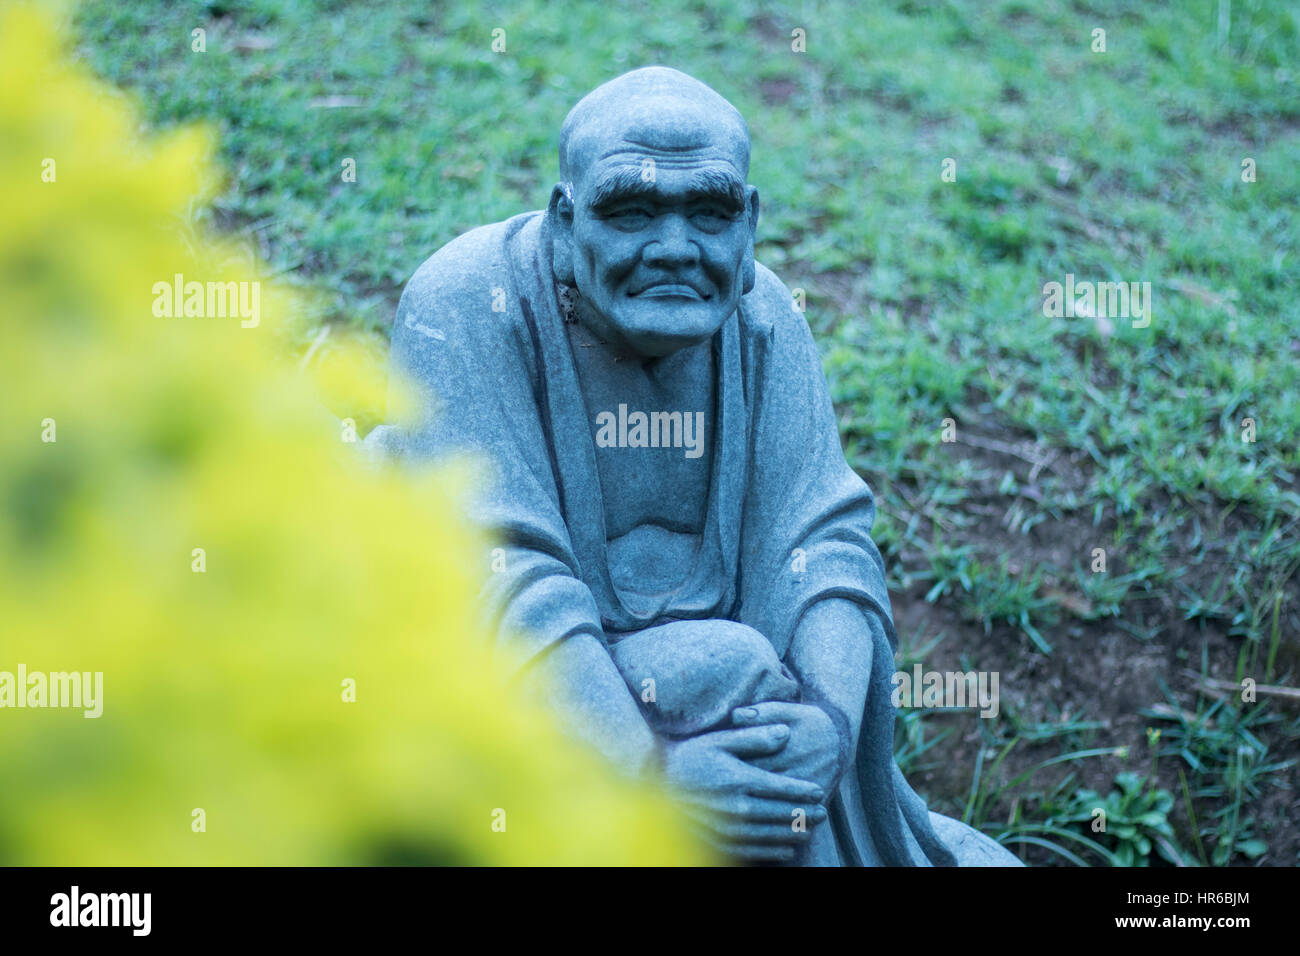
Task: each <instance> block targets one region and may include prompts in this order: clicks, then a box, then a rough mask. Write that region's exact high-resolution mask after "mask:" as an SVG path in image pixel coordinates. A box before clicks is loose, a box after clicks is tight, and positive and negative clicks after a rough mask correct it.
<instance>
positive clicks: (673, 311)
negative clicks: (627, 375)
mask: <svg viewBox="0 0 1300 956" xmlns="http://www.w3.org/2000/svg"><path fill="white" fill-rule="evenodd" d="M726 318H727V316H726V315H725V314H720V310H719V309H718V308H717V305H716V303H711V302H702V301H700V300H698V299H694V300H692V299H689V298H685V297H682V298H674V297H670V296H655V297H653V298H651V297H647V298H645V299H644V300H640V301H637V300H633V302H629V303H627V304H625V305H624V306H623V307H622V308H620V309H619V310H618V311H617V312H616V313H615V315H613V316H612V320H613V321H611V322H610V325H611V326H612V328H613V329H614V330H615V331H616V332H617V334H618V336H619V338H621V339H622V340H623V342H624V343H625V344H626V345H628V346H629V347H630V348H632V349H633V350H635V351H636V352H637V353H638V354H640V355H645V356H653V357H656V358H662V357H663V356H665V355H671V354H672V353H673V352H676V351H678V350H679V349H684V348H688V347H689V346H692V345H698V344H699V343H701V342H707V341H708V340H709V339H710V338H712V337H713V334H714V333H715V332H717V331H718V329H719V328H721V327H722V323H723V322H725V321H726Z"/></svg>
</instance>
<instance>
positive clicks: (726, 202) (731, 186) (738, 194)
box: [590, 167, 745, 213]
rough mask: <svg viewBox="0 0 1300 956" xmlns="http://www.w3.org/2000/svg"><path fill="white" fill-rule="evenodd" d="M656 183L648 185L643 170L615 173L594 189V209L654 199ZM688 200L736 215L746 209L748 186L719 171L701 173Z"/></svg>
mask: <svg viewBox="0 0 1300 956" xmlns="http://www.w3.org/2000/svg"><path fill="white" fill-rule="evenodd" d="M656 193H657V188H656V183H655V182H653V181H649V182H647V181H646V179H645V178H644V177H643V176H642V173H641V169H640V168H637V167H627V168H624V169H619V170H615V171H614V172H612V173H610V174H609V175H608V176H605V177H604V178H603V179H601V180H600V181H599V182H598V183H596V185H595V186H594V187H593V188H592V191H591V203H590V205H591V208H592V209H595V210H597V211H599V210H602V209H606V208H608V207H610V206H613V205H615V204H617V203H619V202H622V201H624V200H627V199H636V198H639V197H653V196H655V194H656ZM686 198H687V200H700V199H706V200H712V201H714V202H717V203H720V204H721V205H723V206H725V207H727V208H728V209H729V210H731V211H732V212H736V213H738V212H741V211H743V210H744V208H745V184H744V183H742V182H741V181H740V179H739V178H738V177H736V176H733V175H730V174H729V173H725V172H722V171H721V170H717V169H701V170H698V171H697V172H695V173H693V174H692V176H691V179H690V181H689V182H688V183H687V186H686Z"/></svg>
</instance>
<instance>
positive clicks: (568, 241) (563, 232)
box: [546, 183, 575, 286]
mask: <svg viewBox="0 0 1300 956" xmlns="http://www.w3.org/2000/svg"><path fill="white" fill-rule="evenodd" d="M546 218H547V220H548V221H549V222H550V224H551V272H552V274H553V275H554V276H555V281H556V282H559V283H562V284H564V285H570V286H571V285H574V284H575V283H574V280H573V200H572V199H571V198H570V196H569V193H568V190H567V189H566V186H565V184H564V183H556V184H555V188H554V189H552V190H551V202H550V204H549V205H548V206H547V207H546Z"/></svg>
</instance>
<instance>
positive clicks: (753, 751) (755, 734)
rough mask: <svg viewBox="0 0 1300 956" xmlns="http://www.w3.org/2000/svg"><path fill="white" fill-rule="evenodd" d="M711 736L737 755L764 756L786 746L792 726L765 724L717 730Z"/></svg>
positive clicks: (723, 747) (718, 743)
mask: <svg viewBox="0 0 1300 956" xmlns="http://www.w3.org/2000/svg"><path fill="white" fill-rule="evenodd" d="M709 736H710V738H711V739H712V740H713V741H714V742H715V743H716V744H717V746H719V747H721V748H722V749H723V750H725V751H727V752H728V753H730V754H732V755H734V756H736V757H763V756H766V755H768V754H774V753H776V752H777V751H778V750H780V749H781V748H782V747H784V746H785V744H786V741H788V740H789V739H790V728H789V727H787V726H786V725H785V724H763V725H761V726H758V727H738V728H736V729H735V730H717V731H714V732H713V733H712V734H710V735H709Z"/></svg>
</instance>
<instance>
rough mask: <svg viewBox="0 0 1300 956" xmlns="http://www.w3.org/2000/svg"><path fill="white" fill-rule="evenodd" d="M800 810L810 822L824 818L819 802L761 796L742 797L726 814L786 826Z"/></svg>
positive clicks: (741, 818)
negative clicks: (800, 801) (770, 798)
mask: <svg viewBox="0 0 1300 956" xmlns="http://www.w3.org/2000/svg"><path fill="white" fill-rule="evenodd" d="M800 812H802V814H803V816H804V818H805V819H806V820H807V822H808V823H810V824H816V823H821V822H822V821H823V820H825V819H826V808H825V807H823V806H822V805H821V804H819V803H813V802H810V803H806V804H802V805H800V804H798V803H794V802H792V801H789V800H765V799H763V798H761V797H742V798H741V799H740V801H739V802H738V803H737V804H736V805H735V806H734V807H733V808H731V809H728V810H727V814H728V815H729V816H731V817H734V818H736V819H740V820H744V821H748V822H751V823H784V824H786V825H787V826H788V825H789V824H790V823H791V822H792V821H793V820H795V819H797V818H798V816H797V815H798V814H799V813H800Z"/></svg>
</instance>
